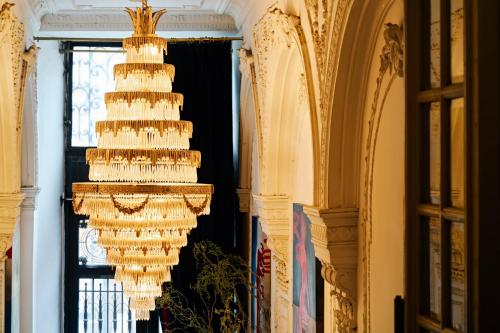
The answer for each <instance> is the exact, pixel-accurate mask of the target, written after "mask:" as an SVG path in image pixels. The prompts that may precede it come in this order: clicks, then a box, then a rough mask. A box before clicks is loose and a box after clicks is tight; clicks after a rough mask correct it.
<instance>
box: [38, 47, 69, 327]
mask: <svg viewBox="0 0 500 333" xmlns="http://www.w3.org/2000/svg"><path fill="white" fill-rule="evenodd" d="M39 46H40V48H41V49H40V53H39V58H38V102H39V109H38V147H39V152H38V157H39V160H38V167H39V187H40V194H39V197H38V209H37V211H36V223H35V240H34V253H35V265H34V266H35V268H34V272H35V273H34V274H35V276H36V277H37V278H36V280H35V287H34V290H35V297H34V298H35V300H34V302H35V306H34V309H35V313H34V321H35V327H36V329H35V332H44V333H52V332H60V330H61V325H62V315H61V314H62V295H61V290H62V264H61V263H62V260H63V253H64V251H63V242H62V239H63V219H62V210H61V209H62V208H61V204H60V197H61V194H62V193H63V186H64V183H63V181H64V138H63V111H64V80H63V57H62V55H61V54H60V53H59V44H58V43H57V42H41V43H40V44H39Z"/></svg>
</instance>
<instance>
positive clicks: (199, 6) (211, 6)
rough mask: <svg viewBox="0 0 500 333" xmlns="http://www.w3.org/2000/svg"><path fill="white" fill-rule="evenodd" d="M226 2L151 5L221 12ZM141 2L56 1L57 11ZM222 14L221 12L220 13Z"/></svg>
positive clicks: (177, 0)
mask: <svg viewBox="0 0 500 333" xmlns="http://www.w3.org/2000/svg"><path fill="white" fill-rule="evenodd" d="M229 2H230V1H226V0H222V1H221V0H150V1H149V4H150V5H151V6H152V7H161V8H166V9H168V10H176V11H178V10H197V11H211V12H219V11H220V9H223V8H221V7H224V3H229ZM140 5H141V1H140V0H138V1H134V0H57V1H55V10H56V11H57V12H59V11H67V10H71V11H74V10H88V9H107V10H113V9H118V10H121V9H123V8H124V7H136V6H140ZM219 14H220V12H219Z"/></svg>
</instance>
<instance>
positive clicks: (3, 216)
mask: <svg viewBox="0 0 500 333" xmlns="http://www.w3.org/2000/svg"><path fill="white" fill-rule="evenodd" d="M23 198H24V194H23V193H13V194H11V193H2V194H0V333H3V332H4V327H5V262H6V256H5V254H6V252H7V250H8V249H9V248H10V247H11V246H12V235H13V234H14V229H15V227H16V223H17V221H18V220H19V215H20V213H21V202H22V201H23Z"/></svg>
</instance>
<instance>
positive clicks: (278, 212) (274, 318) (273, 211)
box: [253, 195, 291, 332]
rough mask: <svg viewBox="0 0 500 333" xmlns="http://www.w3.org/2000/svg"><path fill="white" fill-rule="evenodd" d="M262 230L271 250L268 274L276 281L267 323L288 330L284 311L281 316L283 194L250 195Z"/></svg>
mask: <svg viewBox="0 0 500 333" xmlns="http://www.w3.org/2000/svg"><path fill="white" fill-rule="evenodd" d="M253 198H254V201H255V204H254V207H255V208H256V210H257V212H258V215H259V221H260V223H261V225H262V230H263V231H264V232H265V233H266V235H267V237H268V241H269V242H268V245H269V248H270V249H271V253H272V261H271V269H272V272H271V277H272V278H273V279H276V280H275V281H277V282H278V283H277V284H276V285H275V286H273V288H272V289H271V293H272V296H271V298H272V301H273V306H272V308H273V311H272V313H271V323H272V326H273V327H274V330H275V331H276V332H288V331H289V330H288V329H287V327H288V324H287V321H286V320H283V318H285V319H286V318H288V316H287V315H288V312H287V313H286V314H285V316H283V309H285V311H288V308H289V303H290V302H289V301H288V297H287V295H288V284H289V281H288V276H289V272H288V259H289V256H288V245H289V231H288V228H289V223H290V222H289V221H290V216H291V214H290V207H291V206H290V204H289V202H288V197H286V196H273V195H254V196H253Z"/></svg>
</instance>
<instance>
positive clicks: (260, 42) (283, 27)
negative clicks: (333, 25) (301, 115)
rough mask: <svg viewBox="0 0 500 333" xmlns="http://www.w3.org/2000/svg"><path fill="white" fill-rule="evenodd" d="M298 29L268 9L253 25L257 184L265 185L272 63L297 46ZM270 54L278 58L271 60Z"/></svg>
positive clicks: (281, 14)
mask: <svg viewBox="0 0 500 333" xmlns="http://www.w3.org/2000/svg"><path fill="white" fill-rule="evenodd" d="M298 26H300V18H299V17H297V16H292V15H287V14H285V13H284V12H283V11H282V10H281V9H279V8H277V7H274V6H273V7H270V8H269V9H268V10H267V12H266V14H265V15H264V16H263V17H262V18H261V19H260V20H259V21H258V22H257V24H256V25H255V26H254V29H253V36H254V39H253V42H254V57H255V63H256V69H257V70H256V91H257V94H258V102H259V110H260V114H259V119H258V121H259V122H258V126H259V127H258V129H259V130H260V131H261V137H262V142H261V144H260V147H259V149H260V150H261V153H262V154H261V156H262V162H261V163H260V164H259V175H260V183H261V184H267V182H268V177H269V176H268V175H267V172H266V168H267V166H268V164H267V161H266V160H265V159H266V158H267V156H269V151H270V146H271V143H270V142H268V140H272V135H271V134H272V128H271V127H272V125H271V116H272V114H273V112H271V111H275V110H273V109H272V107H271V106H270V102H269V101H270V97H269V83H270V80H271V78H272V75H271V74H272V72H271V69H272V70H275V66H277V65H279V63H277V62H276V60H278V61H279V60H280V59H281V57H280V56H281V54H280V53H279V51H280V50H283V49H289V48H291V47H292V45H295V46H297V47H298V34H297V27H298ZM273 54H276V55H278V56H277V57H273Z"/></svg>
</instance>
